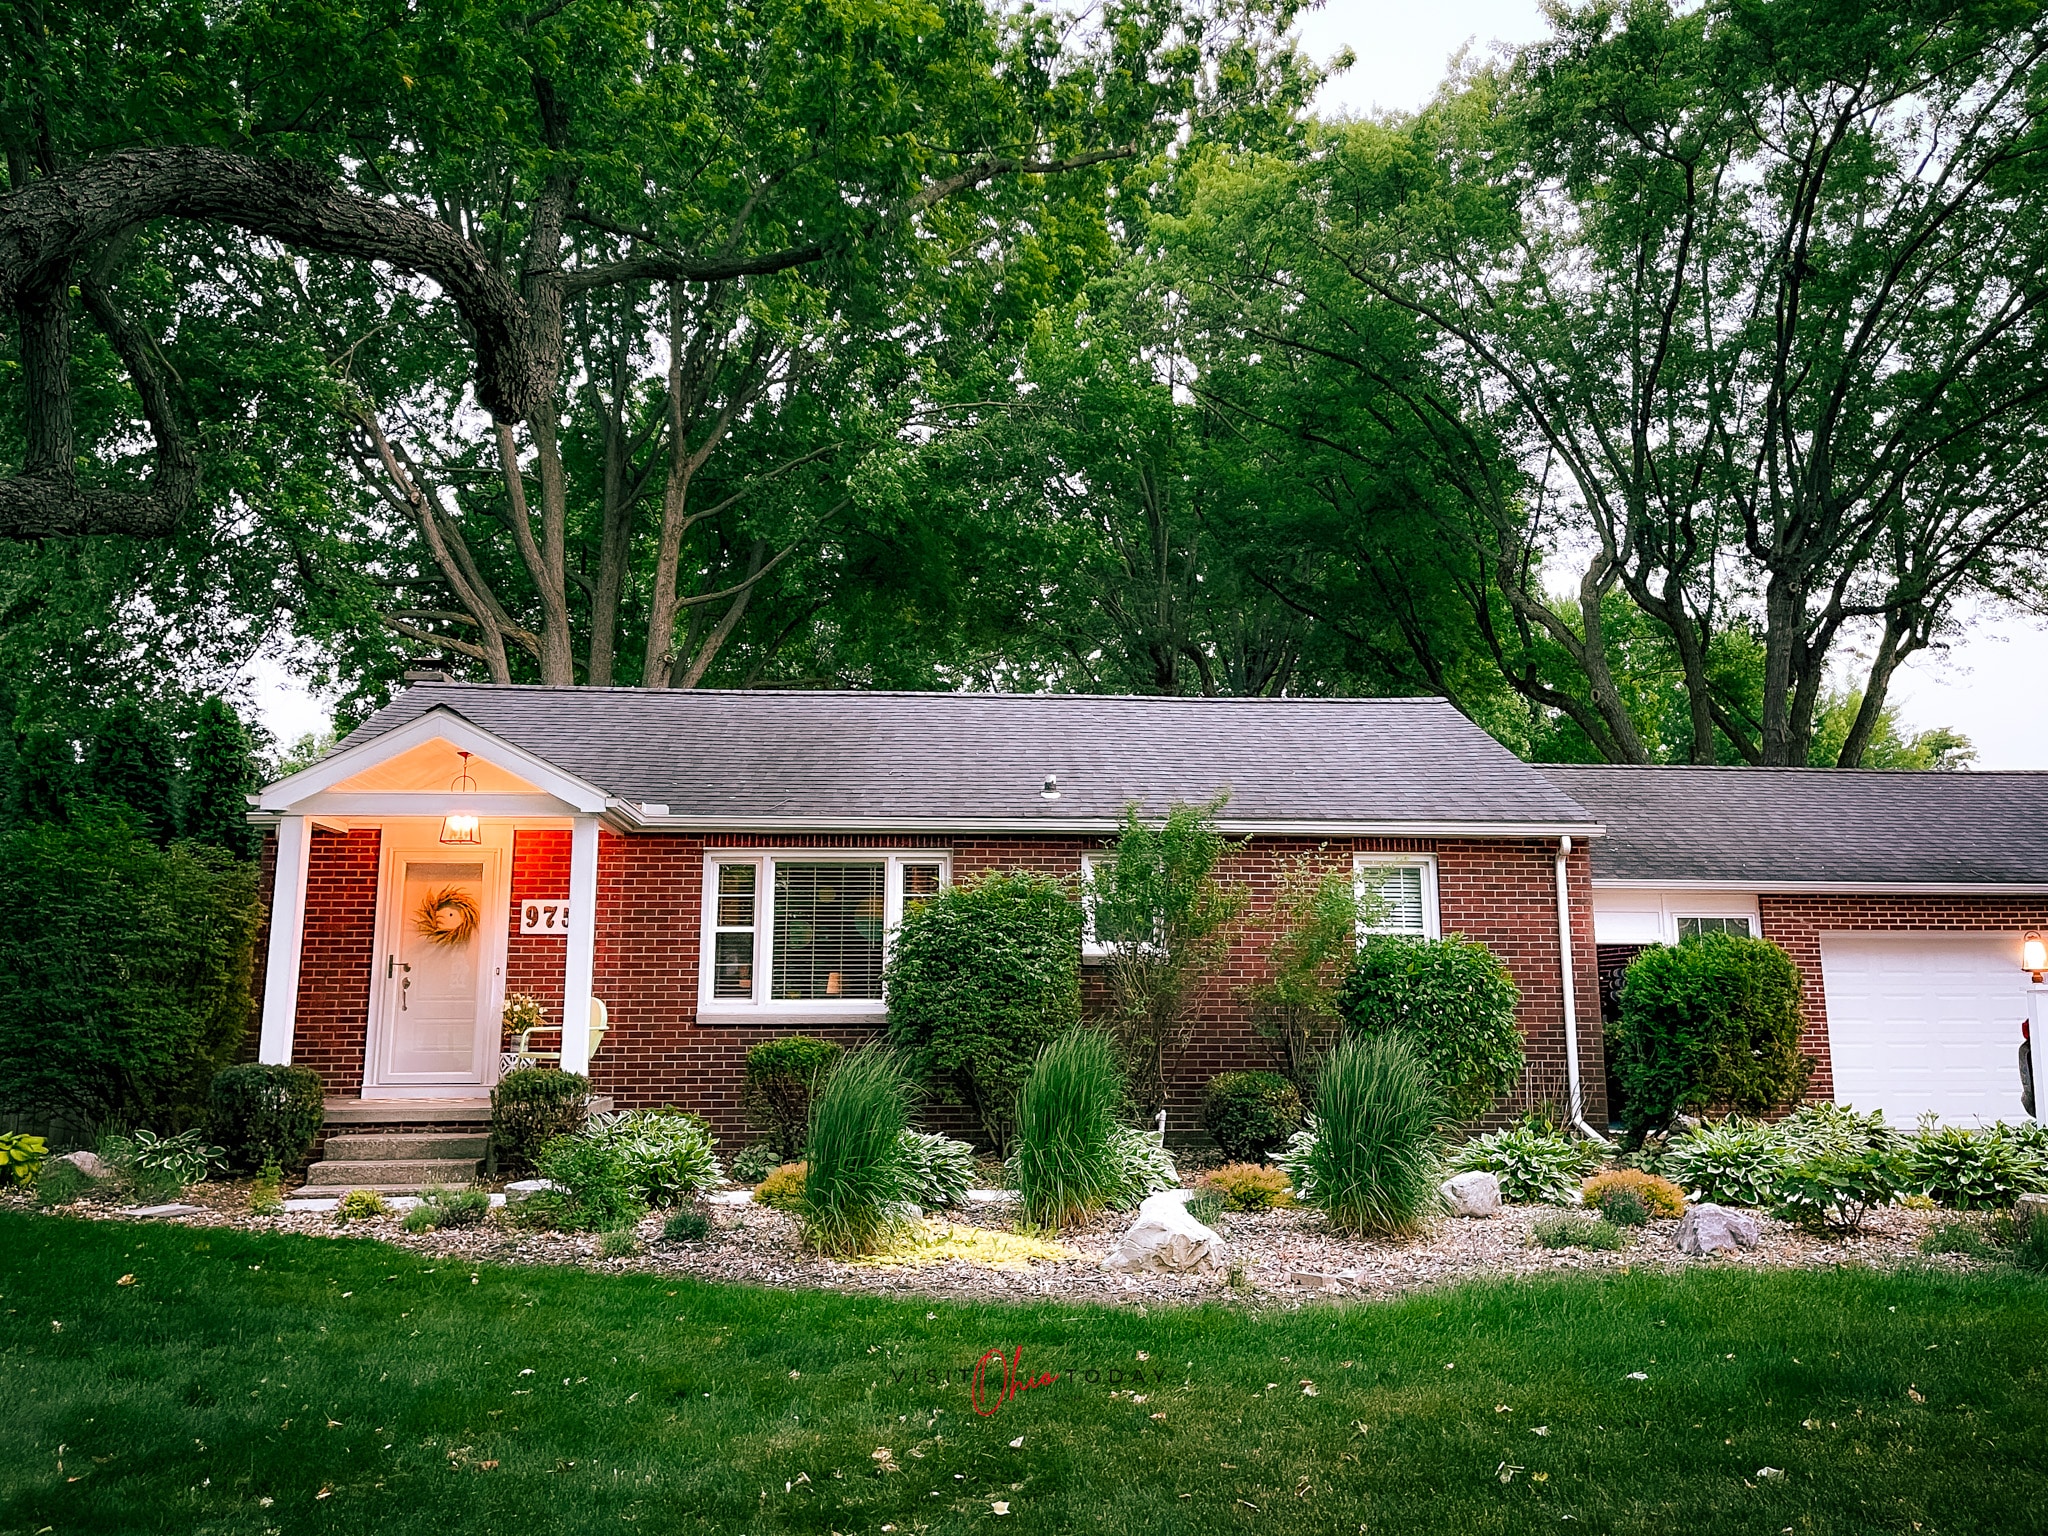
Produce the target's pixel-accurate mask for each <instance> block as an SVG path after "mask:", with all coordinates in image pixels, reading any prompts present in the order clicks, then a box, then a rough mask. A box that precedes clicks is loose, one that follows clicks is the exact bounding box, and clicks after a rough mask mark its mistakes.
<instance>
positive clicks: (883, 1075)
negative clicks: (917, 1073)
mask: <svg viewBox="0 0 2048 1536" xmlns="http://www.w3.org/2000/svg"><path fill="white" fill-rule="evenodd" d="M909 1117H910V1079H909V1077H908V1076H907V1075H906V1073H905V1072H904V1070H903V1064H902V1062H901V1060H900V1059H899V1058H898V1057H897V1056H896V1054H895V1053H894V1052H893V1051H890V1050H887V1049H885V1048H883V1047H879V1046H869V1047H867V1048H865V1049H863V1050H858V1051H854V1052H851V1053H849V1054H848V1055H846V1056H843V1057H841V1058H840V1060H839V1064H838V1065H837V1066H836V1067H835V1068H833V1070H832V1073H831V1075H830V1076H828V1077H827V1078H826V1079H825V1080H824V1083H823V1084H822V1085H821V1086H820V1087H819V1089H818V1092H817V1094H816V1096H815V1097H814V1098H813V1099H812V1101H811V1127H810V1139H809V1144H808V1153H809V1155H808V1156H807V1158H806V1159H805V1161H806V1163H807V1165H808V1166H807V1168H806V1171H805V1175H804V1204H803V1218H804V1240H805V1242H807V1243H808V1244H809V1245H810V1246H811V1247H812V1248H815V1249H816V1250H817V1251H818V1252H820V1253H828V1254H836V1255H842V1256H845V1255H852V1254H860V1253H872V1252H873V1251H874V1250H875V1249H876V1248H877V1247H878V1246H879V1245H880V1244H881V1242H882V1240H883V1238H884V1237H885V1236H886V1235H887V1233H888V1231H889V1229H890V1228H891V1227H892V1226H893V1225H895V1223H896V1221H897V1220H898V1213H897V1212H896V1211H895V1210H894V1209H892V1208H893V1207H896V1206H899V1205H901V1204H902V1203H903V1202H904V1201H905V1200H906V1199H907V1198H908V1194H909V1187H908V1186H909V1176H910V1169H909V1166H908V1163H907V1160H906V1159H905V1157H904V1153H903V1132H904V1131H905V1130H906V1129H907V1128H908V1127H907V1126H906V1124H905V1122H906V1121H907V1120H908V1119H909Z"/></svg>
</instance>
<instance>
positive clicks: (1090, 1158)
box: [1011, 1029, 1127, 1229]
mask: <svg viewBox="0 0 2048 1536" xmlns="http://www.w3.org/2000/svg"><path fill="white" fill-rule="evenodd" d="M1123 1099H1124V1080H1123V1073H1122V1071H1121V1069H1120V1068H1119V1067H1118V1065H1117V1053H1116V1045H1115V1043H1114V1042H1113V1041H1111V1039H1110V1038H1109V1036H1107V1035H1105V1034H1103V1033H1102V1032H1101V1031H1100V1030H1094V1029H1073V1030H1069V1031H1068V1032H1067V1033H1066V1034H1064V1035H1061V1036H1060V1037H1059V1038H1058V1039H1057V1040H1054V1041H1053V1042H1052V1043H1051V1044H1049V1045H1047V1046H1046V1047H1045V1048H1044V1049H1043V1050H1041V1051H1040V1052H1039V1053H1038V1059H1037V1060H1036V1061H1034V1062H1033V1063H1032V1064H1031V1071H1030V1072H1029V1073H1028V1074H1027V1075H1026V1077H1025V1079H1024V1086H1023V1088H1022V1089H1020V1090H1019V1091H1018V1094H1017V1140H1016V1151H1015V1153H1014V1154H1013V1155H1012V1158H1011V1170H1012V1173H1013V1176H1014V1178H1015V1180H1016V1185H1017V1193H1018V1196H1019V1198H1020V1201H1021V1204H1022V1207H1023V1209H1022V1213H1021V1214H1022V1216H1023V1219H1024V1221H1025V1223H1026V1224H1027V1225H1030V1226H1033V1227H1038V1228H1048V1229H1050V1228H1058V1227H1061V1226H1065V1225H1068V1224H1070V1223H1073V1222H1077V1221H1085V1220H1086V1219H1087V1218H1088V1217H1089V1216H1091V1215H1093V1214H1094V1213H1095V1212H1096V1211H1098V1210H1100V1209H1102V1207H1103V1206H1105V1205H1107V1204H1108V1203H1109V1202H1110V1201H1111V1200H1112V1199H1114V1198H1116V1196H1117V1195H1118V1194H1119V1192H1120V1190H1121V1189H1122V1187H1123V1186H1124V1185H1125V1184H1126V1182H1127V1180H1126V1174H1127V1169H1126V1166H1125V1164H1126V1152H1127V1148H1126V1146H1125V1145H1124V1144H1123V1143H1122V1142H1121V1141H1120V1139H1119V1138H1118V1137H1117V1135H1116V1132H1117V1131H1118V1129H1119V1126H1118V1124H1117V1112H1118V1110H1119V1109H1120V1108H1121V1107H1122V1104H1123Z"/></svg>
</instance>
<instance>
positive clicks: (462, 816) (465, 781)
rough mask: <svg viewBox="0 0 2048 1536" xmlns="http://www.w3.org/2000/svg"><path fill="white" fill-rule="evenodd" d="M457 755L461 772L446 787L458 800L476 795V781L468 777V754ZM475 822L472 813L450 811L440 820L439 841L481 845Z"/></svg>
mask: <svg viewBox="0 0 2048 1536" xmlns="http://www.w3.org/2000/svg"><path fill="white" fill-rule="evenodd" d="M458 755H459V756H460V757H461V758H462V771H461V772H460V773H458V774H456V776H455V780H454V782H453V783H451V784H450V785H449V786H448V792H449V793H450V794H452V795H455V796H456V797H457V798H458V799H460V797H462V796H465V795H473V794H475V793H476V780H475V779H472V778H471V777H470V776H469V754H468V753H467V752H461V753H459V754H458ZM477 821H478V818H477V814H476V812H474V811H450V812H449V813H448V814H447V815H446V816H443V817H442V818H441V841H442V842H444V843H456V844H463V843H481V842H482V841H483V840H484V835H483V831H482V829H481V828H480V827H479V826H478V824H477Z"/></svg>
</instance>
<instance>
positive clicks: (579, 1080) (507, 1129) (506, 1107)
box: [491, 1067, 590, 1168]
mask: <svg viewBox="0 0 2048 1536" xmlns="http://www.w3.org/2000/svg"><path fill="white" fill-rule="evenodd" d="M589 1118H590V1079H589V1078H587V1077H584V1076H583V1075H582V1074H580V1073H576V1072H557V1071H554V1070H553V1069H551V1068H548V1067H521V1068H520V1069H519V1070H518V1071H516V1072H507V1073H506V1074H505V1075H504V1076H503V1077H501V1078H499V1079H498V1086H497V1087H495V1088H493V1089H492V1090H491V1141H492V1144H493V1145H495V1146H496V1147H497V1149H498V1157H499V1159H500V1160H501V1161H503V1162H507V1163H510V1164H511V1165H512V1166H513V1167H515V1168H533V1167H537V1166H538V1165H539V1161H540V1152H541V1148H543V1147H545V1146H546V1145H547V1144H548V1143H549V1142H551V1141H553V1140H555V1138H557V1137H559V1136H573V1135H575V1134H576V1132H578V1131H580V1130H582V1129H583V1125H584V1122H585V1121H586V1120H588V1119H589Z"/></svg>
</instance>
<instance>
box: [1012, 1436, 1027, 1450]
mask: <svg viewBox="0 0 2048 1536" xmlns="http://www.w3.org/2000/svg"><path fill="white" fill-rule="evenodd" d="M1023 1444H1024V1437H1023V1436H1022V1435H1019V1436H1018V1437H1017V1438H1016V1439H1014V1440H1012V1441H1011V1442H1010V1449H1011V1450H1013V1451H1014V1450H1018V1449H1020V1448H1021V1447H1022V1446H1023Z"/></svg>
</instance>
